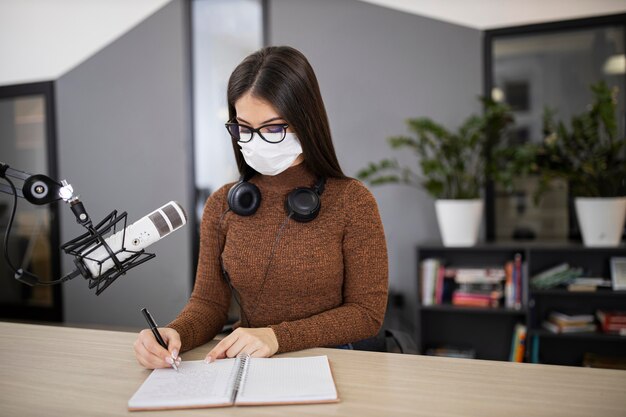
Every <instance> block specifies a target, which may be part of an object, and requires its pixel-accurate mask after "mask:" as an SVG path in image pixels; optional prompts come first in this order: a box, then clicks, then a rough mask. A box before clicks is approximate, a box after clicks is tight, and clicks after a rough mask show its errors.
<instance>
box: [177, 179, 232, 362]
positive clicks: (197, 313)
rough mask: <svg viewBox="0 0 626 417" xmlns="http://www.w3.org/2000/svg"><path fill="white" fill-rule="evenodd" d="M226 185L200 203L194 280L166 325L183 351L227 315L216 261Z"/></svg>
mask: <svg viewBox="0 0 626 417" xmlns="http://www.w3.org/2000/svg"><path fill="white" fill-rule="evenodd" d="M227 189H228V188H227V186H224V187H222V188H221V189H219V190H217V191H216V192H215V193H213V194H212V195H211V196H210V197H209V199H208V200H207V202H206V204H205V206H204V212H203V214H202V222H201V226H200V252H199V255H198V269H197V272H196V283H195V285H194V289H193V292H192V294H191V297H190V299H189V301H188V302H187V305H185V307H184V308H183V310H182V311H181V312H180V313H179V314H178V316H177V317H176V319H174V321H172V322H171V323H170V324H169V325H168V327H171V328H173V329H175V330H176V331H178V333H179V334H180V338H181V351H183V352H184V351H187V350H190V349H193V348H195V347H197V346H200V345H202V344H204V343H207V342H208V341H210V340H211V339H213V337H215V335H216V334H217V333H219V332H220V331H221V330H222V327H223V326H224V324H225V323H226V320H227V318H228V308H229V304H230V297H231V292H230V289H229V288H228V285H227V284H226V282H225V281H224V279H223V278H222V273H221V268H220V262H219V256H220V249H221V248H223V246H224V239H225V238H224V235H225V232H224V230H223V229H221V230H219V225H218V223H219V222H220V219H221V217H222V214H223V213H224V210H225V209H226V204H225V201H226V192H227ZM221 226H222V227H224V225H223V224H222V225H221ZM218 232H219V233H218ZM218 234H219V235H218Z"/></svg>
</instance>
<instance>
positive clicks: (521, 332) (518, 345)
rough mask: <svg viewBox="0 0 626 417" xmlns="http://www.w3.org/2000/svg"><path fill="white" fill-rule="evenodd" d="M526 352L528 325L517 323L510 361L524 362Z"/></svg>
mask: <svg viewBox="0 0 626 417" xmlns="http://www.w3.org/2000/svg"><path fill="white" fill-rule="evenodd" d="M525 352H526V326H525V325H523V324H521V323H517V324H516V325H515V328H514V329H513V337H512V340H511V353H510V354H509V361H511V362H524V353H525Z"/></svg>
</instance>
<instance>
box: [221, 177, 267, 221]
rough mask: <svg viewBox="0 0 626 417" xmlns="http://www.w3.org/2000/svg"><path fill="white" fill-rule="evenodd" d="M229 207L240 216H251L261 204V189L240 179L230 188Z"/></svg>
mask: <svg viewBox="0 0 626 417" xmlns="http://www.w3.org/2000/svg"><path fill="white" fill-rule="evenodd" d="M227 200H228V207H229V208H230V209H231V210H232V211H233V212H234V213H235V214H238V215H240V216H251V215H253V214H254V213H256V211H257V209H258V208H259V206H260V205H261V191H260V190H259V187H257V186H256V185H254V184H252V183H250V182H247V181H240V182H238V183H237V184H235V185H233V186H232V187H231V188H230V190H228V197H227Z"/></svg>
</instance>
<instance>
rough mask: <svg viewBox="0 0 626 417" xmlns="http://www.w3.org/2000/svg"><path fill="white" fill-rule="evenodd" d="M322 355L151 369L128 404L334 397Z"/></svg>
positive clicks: (155, 406) (159, 406)
mask: <svg viewBox="0 0 626 417" xmlns="http://www.w3.org/2000/svg"><path fill="white" fill-rule="evenodd" d="M337 401H339V398H338V396H337V390H336V388H335V381H334V380H333V376H332V373H331V371H330V365H329V363H328V357H327V356H310V357H304V358H251V357H250V356H242V357H238V358H236V359H222V360H218V361H215V362H213V363H205V362H204V361H188V362H183V363H181V364H180V367H179V372H176V371H175V370H173V369H171V368H166V369H155V370H154V371H152V373H151V374H150V376H148V378H147V379H146V380H145V381H144V383H143V385H141V387H139V389H138V390H137V392H136V393H135V395H133V396H132V398H131V399H130V400H129V401H128V409H129V410H131V411H135V410H137V411H138V410H166V409H175V408H205V407H227V406H232V405H263V404H267V405H269V404H306V403H325V402H337Z"/></svg>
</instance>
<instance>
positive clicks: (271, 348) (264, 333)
mask: <svg viewBox="0 0 626 417" xmlns="http://www.w3.org/2000/svg"><path fill="white" fill-rule="evenodd" d="M277 351H278V340H277V339H276V335H275V334H274V330H272V329H271V328H269V327H262V328H258V329H249V328H244V327H239V328H238V329H236V330H235V331H233V332H232V333H231V334H229V335H228V336H226V337H225V338H224V339H222V340H221V341H220V342H219V343H218V344H217V345H216V346H215V347H214V348H213V349H212V350H211V351H210V352H209V353H208V354H207V356H206V358H205V361H207V362H213V361H215V360H216V359H224V358H234V357H235V356H237V355H238V354H240V353H246V354H248V355H250V356H252V357H255V358H268V357H270V356H272V355H273V354H274V353H276V352H277Z"/></svg>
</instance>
